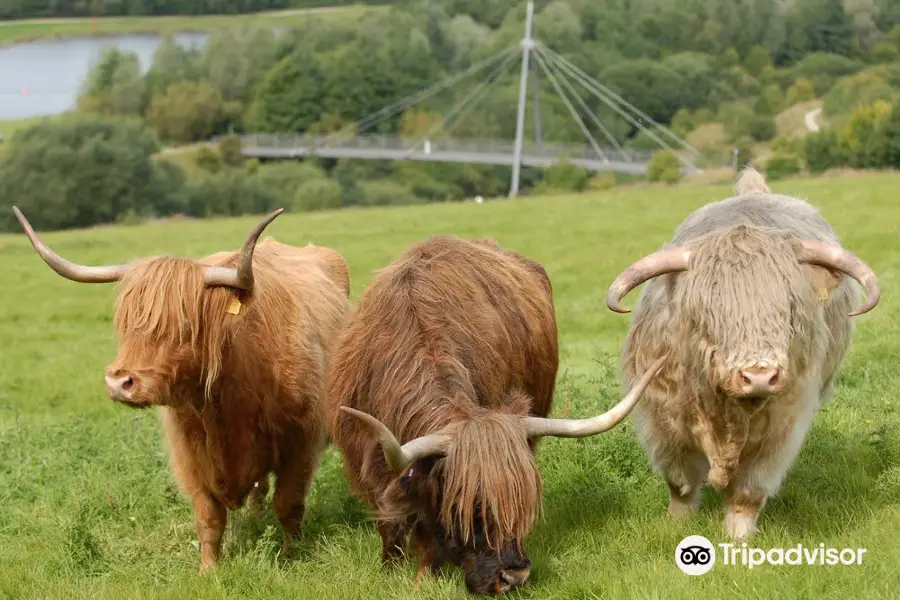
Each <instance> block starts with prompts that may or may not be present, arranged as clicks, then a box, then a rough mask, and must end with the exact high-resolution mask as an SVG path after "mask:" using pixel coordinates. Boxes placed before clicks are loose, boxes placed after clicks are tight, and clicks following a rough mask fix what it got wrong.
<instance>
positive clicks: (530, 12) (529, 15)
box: [509, 0, 534, 198]
mask: <svg viewBox="0 0 900 600" xmlns="http://www.w3.org/2000/svg"><path fill="white" fill-rule="evenodd" d="M533 20H534V2H533V0H528V7H527V10H526V12H525V37H524V38H522V72H521V75H520V77H519V109H518V112H517V113H516V146H515V150H514V151H513V165H512V181H511V182H510V185H509V197H510V198H515V197H516V196H517V195H518V193H519V172H520V170H521V168H522V142H523V141H524V138H525V101H526V99H527V96H528V55H529V53H530V52H531V48H532V47H533V46H534V39H533V38H532V36H531V30H532V24H533V23H532V22H533Z"/></svg>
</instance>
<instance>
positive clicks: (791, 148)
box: [772, 136, 803, 156]
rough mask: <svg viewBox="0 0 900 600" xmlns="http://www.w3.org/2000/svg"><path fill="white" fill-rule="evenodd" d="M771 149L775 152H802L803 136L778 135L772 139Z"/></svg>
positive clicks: (798, 153)
mask: <svg viewBox="0 0 900 600" xmlns="http://www.w3.org/2000/svg"><path fill="white" fill-rule="evenodd" d="M772 151H773V152H775V153H777V154H794V155H797V156H799V155H801V154H803V138H796V139H792V138H789V137H784V136H778V137H776V138H775V139H774V140H772Z"/></svg>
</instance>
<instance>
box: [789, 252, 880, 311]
mask: <svg viewBox="0 0 900 600" xmlns="http://www.w3.org/2000/svg"><path fill="white" fill-rule="evenodd" d="M800 243H801V244H802V245H803V251H802V252H801V253H800V256H799V257H798V259H797V260H799V261H800V262H802V263H810V264H813V265H819V266H820V267H828V268H831V269H834V270H836V271H840V272H842V273H846V274H847V275H849V276H850V277H852V278H853V279H855V280H856V281H858V282H859V284H860V285H861V286H863V287H864V288H866V301H865V302H864V303H863V305H862V306H860V307H859V308H858V309H856V310H855V311H853V312H852V313H850V316H851V317H855V316H857V315H861V314H863V313H867V312H869V311H870V310H872V309H873V308H875V305H876V304H878V300H879V298H881V284H880V283H879V282H878V277H877V276H876V275H875V271H873V270H872V267H870V266H869V265H867V264H866V263H864V262H863V261H862V259H860V258H859V257H858V256H856V255H855V254H853V253H852V252H850V251H849V250H846V249H844V248H841V247H840V246H838V245H836V244H828V243H826V242H818V241H814V240H800Z"/></svg>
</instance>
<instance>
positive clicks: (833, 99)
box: [823, 72, 894, 116]
mask: <svg viewBox="0 0 900 600" xmlns="http://www.w3.org/2000/svg"><path fill="white" fill-rule="evenodd" d="M893 92H894V90H893V88H891V86H890V85H889V84H888V82H886V81H885V80H884V79H882V78H881V77H879V76H878V75H876V74H875V73H870V72H863V73H859V74H857V75H851V76H850V77H844V78H843V79H841V80H840V81H838V82H837V83H836V84H835V86H834V87H833V88H832V89H831V91H830V92H828V95H827V96H825V104H824V106H823V111H824V113H825V115H827V116H834V115H844V114H848V113H850V112H852V111H853V109H854V108H856V107H857V106H860V105H862V104H871V103H872V102H875V101H876V100H890V98H891V96H892V95H893Z"/></svg>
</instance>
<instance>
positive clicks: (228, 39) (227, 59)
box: [202, 28, 278, 102]
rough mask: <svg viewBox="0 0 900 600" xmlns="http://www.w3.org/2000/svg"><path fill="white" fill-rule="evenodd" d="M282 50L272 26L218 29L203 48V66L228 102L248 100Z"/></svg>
mask: <svg viewBox="0 0 900 600" xmlns="http://www.w3.org/2000/svg"><path fill="white" fill-rule="evenodd" d="M277 51H278V47H277V42H276V40H275V35H274V33H273V32H272V31H271V30H270V29H266V28H252V29H243V30H234V29H225V30H222V31H218V32H215V33H214V34H212V35H211V36H210V38H209V41H208V42H207V43H206V46H205V47H204V48H203V57H202V68H203V71H204V73H205V75H206V77H207V78H208V79H209V82H210V83H211V84H212V85H213V87H215V88H216V90H218V92H219V94H220V95H221V96H222V99H223V100H225V101H240V102H245V101H247V100H248V99H249V97H250V94H251V92H252V90H253V88H254V86H256V85H257V84H258V83H259V81H260V79H261V78H262V77H263V75H264V74H265V72H266V71H267V70H268V69H269V68H271V67H272V65H273V64H275V57H276V53H277Z"/></svg>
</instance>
